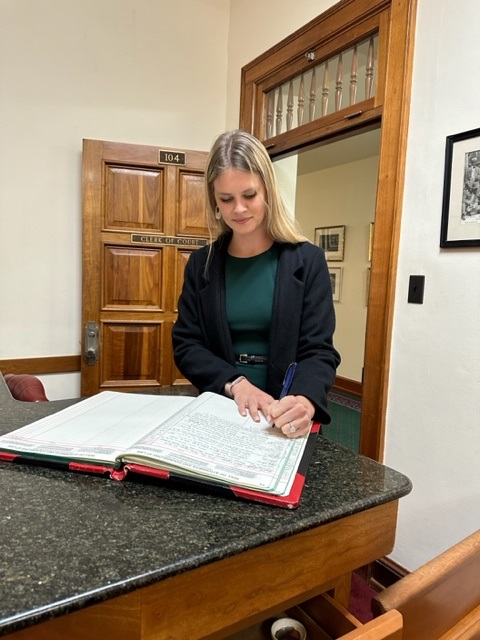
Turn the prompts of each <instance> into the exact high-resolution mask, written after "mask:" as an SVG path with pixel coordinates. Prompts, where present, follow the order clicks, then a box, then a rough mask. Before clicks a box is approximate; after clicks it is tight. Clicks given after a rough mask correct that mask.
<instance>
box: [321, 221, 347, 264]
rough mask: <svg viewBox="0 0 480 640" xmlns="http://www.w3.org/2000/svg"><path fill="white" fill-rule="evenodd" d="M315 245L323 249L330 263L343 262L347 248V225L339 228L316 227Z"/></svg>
mask: <svg viewBox="0 0 480 640" xmlns="http://www.w3.org/2000/svg"><path fill="white" fill-rule="evenodd" d="M315 244H317V245H318V246H319V247H322V249H323V250H324V251H325V257H326V259H327V260H328V261H333V262H335V261H342V260H343V252H344V247H345V225H343V226H339V227H316V228H315Z"/></svg>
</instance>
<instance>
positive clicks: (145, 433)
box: [0, 391, 318, 508]
mask: <svg viewBox="0 0 480 640" xmlns="http://www.w3.org/2000/svg"><path fill="white" fill-rule="evenodd" d="M317 432H318V425H314V426H313V427H312V430H311V432H310V434H309V435H308V436H305V437H302V438H296V439H289V438H286V437H285V436H284V435H283V434H282V433H280V432H279V430H278V429H272V427H270V426H269V424H268V423H267V422H266V421H265V420H263V421H262V422H261V423H256V422H254V421H253V420H252V419H251V418H250V417H243V416H241V415H240V414H239V413H238V409H237V405H236V404H235V402H234V401H233V400H230V399H229V398H226V397H224V396H221V395H217V394H214V393H203V394H201V395H200V396H198V397H197V398H193V399H192V398H191V397H186V396H155V395H143V394H131V393H120V392H114V391H103V392H101V393H99V394H97V395H95V396H92V397H90V398H87V399H85V400H82V401H80V402H78V403H77V404H74V405H72V406H70V407H68V408H66V409H63V410H61V411H59V412H58V413H54V414H52V415H50V416H48V417H46V418H42V419H40V420H37V421H36V422H33V423H31V424H29V425H27V426H25V427H21V428H20V429H17V430H15V431H12V432H11V433H8V434H5V435H3V436H0V460H8V461H16V462H28V461H29V460H30V461H31V460H36V461H37V462H39V461H48V462H50V463H52V462H53V463H57V464H61V465H63V466H66V467H67V468H68V469H70V470H75V471H84V472H93V473H107V472H108V474H109V475H110V477H111V478H113V479H117V480H121V479H123V478H124V477H125V476H126V474H127V472H129V471H130V472H135V473H141V474H144V475H150V476H155V477H159V478H162V479H165V480H168V479H170V480H181V481H185V480H187V481H192V482H200V483H202V484H207V485H215V486H216V487H217V488H223V489H226V490H227V491H228V492H229V493H233V494H234V495H235V496H237V497H242V498H247V499H250V500H257V501H260V502H265V503H270V504H277V505H278V506H284V507H290V508H294V507H296V506H297V505H298V503H299V500H300V495H301V492H302V490H303V486H304V482H305V474H306V470H307V467H308V462H309V459H310V456H311V453H312V449H313V445H314V444H315V437H316V434H317Z"/></svg>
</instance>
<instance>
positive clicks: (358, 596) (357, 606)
mask: <svg viewBox="0 0 480 640" xmlns="http://www.w3.org/2000/svg"><path fill="white" fill-rule="evenodd" d="M375 593H376V592H375V590H374V589H372V588H371V587H370V586H369V585H368V584H367V583H366V582H365V580H363V579H362V578H361V577H360V576H358V575H357V574H356V573H353V574H352V587H351V591H350V604H349V607H348V610H349V611H350V613H351V614H352V615H354V616H355V617H356V618H358V619H359V620H360V622H364V623H365V622H368V621H369V620H372V618H373V615H372V611H371V602H372V598H373V597H374V595H375Z"/></svg>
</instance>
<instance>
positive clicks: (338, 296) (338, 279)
mask: <svg viewBox="0 0 480 640" xmlns="http://www.w3.org/2000/svg"><path fill="white" fill-rule="evenodd" d="M328 271H329V272H330V282H331V283H332V294H333V300H334V302H341V300H342V276H343V269H342V267H328Z"/></svg>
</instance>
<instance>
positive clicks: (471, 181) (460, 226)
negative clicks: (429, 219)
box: [440, 129, 480, 248]
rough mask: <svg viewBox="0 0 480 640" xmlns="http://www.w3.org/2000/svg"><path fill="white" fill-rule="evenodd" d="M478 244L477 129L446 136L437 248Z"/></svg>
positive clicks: (479, 157) (479, 173) (479, 176)
mask: <svg viewBox="0 0 480 640" xmlns="http://www.w3.org/2000/svg"><path fill="white" fill-rule="evenodd" d="M479 246H480V129H472V130H471V131H465V132H463V133H457V134H455V135H451V136H447V139H446V145H445V173H444V181H443V204H442V221H441V229H440V247H443V248H451V247H479Z"/></svg>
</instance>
